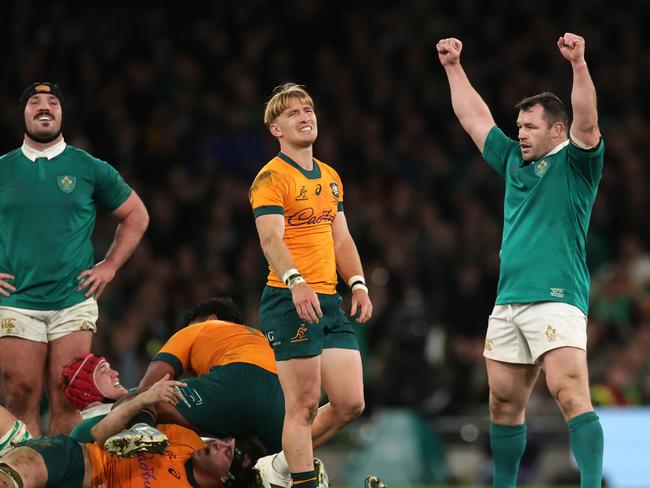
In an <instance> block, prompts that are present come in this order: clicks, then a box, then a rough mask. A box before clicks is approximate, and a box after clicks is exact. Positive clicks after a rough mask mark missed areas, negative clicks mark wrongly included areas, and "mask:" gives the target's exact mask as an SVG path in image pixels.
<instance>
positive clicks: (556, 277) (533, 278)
mask: <svg viewBox="0 0 650 488" xmlns="http://www.w3.org/2000/svg"><path fill="white" fill-rule="evenodd" d="M557 46H558V48H559V50H560V53H561V54H562V56H563V57H564V58H565V59H566V60H567V61H569V62H570V64H571V68H572V71H573V89H572V91H571V106H572V109H573V121H572V122H571V125H570V126H569V118H568V114H567V110H566V109H565V108H564V105H563V103H562V102H561V101H560V99H559V98H558V97H556V96H555V95H553V94H552V93H549V92H545V93H541V94H539V95H535V96H533V97H529V98H526V99H524V100H522V101H521V102H520V103H519V104H518V105H517V106H516V108H517V109H519V115H518V118H517V127H518V130H519V133H518V141H515V140H513V139H510V138H508V137H507V136H506V135H505V134H504V133H503V132H502V131H501V129H499V128H498V127H497V126H496V125H495V123H494V119H493V118H492V114H491V113H490V110H489V108H488V107H487V105H486V104H485V102H484V101H483V100H482V99H481V97H480V95H479V94H478V93H477V92H476V91H475V90H474V88H473V87H472V85H471V84H470V82H469V80H468V78H467V75H466V74H465V71H464V70H463V68H462V66H461V64H460V53H461V50H462V43H461V42H460V41H459V40H458V39H454V38H449V39H443V40H441V41H440V42H438V44H437V46H436V47H437V51H438V57H439V59H440V62H441V64H442V65H443V66H444V69H445V72H446V74H447V78H448V81H449V87H450V90H451V101H452V106H453V109H454V112H455V114H456V116H457V117H458V120H459V121H460V123H461V125H462V126H463V128H464V129H465V131H467V133H468V134H469V135H470V137H471V138H472V140H473V141H474V143H475V144H476V146H478V148H479V150H480V151H481V152H482V154H483V158H484V159H485V160H486V162H487V163H488V164H489V165H490V166H491V167H492V168H493V169H494V170H495V171H496V172H497V173H498V174H499V175H500V176H501V177H502V178H503V179H504V180H505V184H506V190H505V201H504V225H503V238H502V244H501V253H500V257H501V271H500V277H499V287H498V291H497V299H496V305H495V308H494V311H493V312H492V314H491V315H490V319H489V322H488V330H487V334H486V340H485V351H484V356H485V357H486V364H487V372H488V380H489V385H490V418H491V424H490V443H491V446H492V453H493V458H494V480H493V483H494V486H495V487H497V488H510V487H514V486H516V482H517V471H518V469H519V460H520V459H521V456H522V454H523V452H524V449H525V446H526V424H525V407H526V404H527V402H528V398H529V396H530V393H531V390H532V388H533V385H534V384H535V381H536V380H537V377H538V374H539V371H540V369H541V368H543V369H544V372H545V374H546V383H547V386H548V389H549V391H550V392H551V394H552V395H553V396H554V397H555V400H556V401H557V404H558V405H559V407H560V410H561V411H562V414H563V415H564V418H565V420H566V421H567V423H568V427H569V431H570V437H571V449H572V451H573V454H574V455H575V458H576V460H577V463H578V467H579V469H580V480H581V481H580V486H581V488H596V487H598V488H600V486H601V478H602V473H601V472H602V460H603V431H602V427H601V425H600V422H599V420H598V416H597V415H596V414H595V413H594V411H593V407H592V405H591V398H590V394H589V379H588V373H587V353H586V346H587V333H586V327H587V317H586V316H587V308H588V299H589V272H588V270H587V265H586V263H585V243H586V238H587V229H588V226H589V219H590V217H591V209H592V207H593V204H594V200H595V199H596V192H597V190H598V184H599V183H600V179H601V176H602V169H603V153H604V144H603V141H602V138H601V135H600V130H599V129H598V112H597V109H596V90H595V88H594V84H593V82H592V80H591V76H590V75H589V70H588V68H587V63H586V62H585V57H584V54H585V41H584V39H583V38H582V37H580V36H577V35H575V34H570V33H567V34H564V35H563V36H561V37H560V38H559V40H558V41H557Z"/></svg>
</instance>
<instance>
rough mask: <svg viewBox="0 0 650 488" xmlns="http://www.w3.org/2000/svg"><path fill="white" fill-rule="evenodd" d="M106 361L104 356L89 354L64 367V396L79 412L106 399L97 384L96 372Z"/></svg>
mask: <svg viewBox="0 0 650 488" xmlns="http://www.w3.org/2000/svg"><path fill="white" fill-rule="evenodd" d="M105 361H106V358H105V357H104V356H96V355H95V354H93V353H88V354H84V355H83V356H78V357H76V358H74V359H73V360H72V361H70V362H69V363H68V364H66V365H65V366H64V367H63V385H62V387H63V394H64V395H65V397H66V398H67V399H68V400H69V401H70V402H72V403H73V404H74V406H75V407H77V408H78V409H79V410H83V409H84V408H86V407H87V406H88V405H90V404H91V403H94V402H102V401H104V400H105V399H106V397H105V396H104V395H103V394H102V393H101V392H100V391H99V389H98V388H97V385H96V384H95V371H96V370H97V368H98V367H99V365H100V364H102V363H103V362H105Z"/></svg>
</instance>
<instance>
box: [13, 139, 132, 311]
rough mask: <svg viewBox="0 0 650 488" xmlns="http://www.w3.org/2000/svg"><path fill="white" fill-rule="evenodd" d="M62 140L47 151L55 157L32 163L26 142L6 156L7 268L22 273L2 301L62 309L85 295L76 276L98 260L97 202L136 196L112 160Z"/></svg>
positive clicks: (110, 204)
mask: <svg viewBox="0 0 650 488" xmlns="http://www.w3.org/2000/svg"><path fill="white" fill-rule="evenodd" d="M61 144H62V146H60V149H62V151H61V152H59V151H50V152H47V151H46V153H47V154H48V155H49V157H50V159H48V158H45V157H42V158H37V159H36V161H32V160H31V159H29V158H28V157H27V156H26V155H25V153H24V152H23V149H22V148H18V149H16V150H14V151H11V152H10V153H8V154H5V155H4V156H2V157H0V222H2V225H1V226H0V272H4V273H10V274H12V275H14V276H15V277H16V279H15V280H13V281H12V282H11V283H12V284H13V285H14V286H15V287H16V291H15V292H13V293H12V294H11V296H10V297H8V298H7V297H4V296H2V295H0V305H3V306H8V307H19V308H26V309H30V310H58V309H62V308H65V307H70V306H72V305H75V304H77V303H80V302H82V301H84V300H85V299H86V297H85V296H84V294H83V292H80V291H78V290H77V287H78V286H79V282H78V281H77V276H78V275H79V273H81V272H82V271H83V270H85V269H88V268H90V267H91V266H93V264H94V260H93V244H92V241H91V236H92V233H93V229H94V227H95V215H96V204H97V203H98V202H99V203H101V204H102V205H104V206H105V207H107V208H108V210H110V211H113V210H115V209H116V208H117V207H119V206H120V205H121V204H122V203H124V202H125V201H126V199H127V198H128V197H129V195H130V194H131V188H130V187H129V186H128V185H127V184H126V183H125V182H124V180H123V179H122V177H121V176H120V174H119V173H118V172H117V171H116V170H115V169H114V168H113V167H112V166H110V165H109V164H108V163H106V162H104V161H101V160H99V159H96V158H94V157H92V156H91V155H90V154H88V153H86V152H85V151H82V150H81V149H77V148H75V147H72V146H69V145H68V146H65V145H64V143H61ZM51 149H52V148H51ZM32 152H33V151H32ZM53 153H54V154H56V155H53Z"/></svg>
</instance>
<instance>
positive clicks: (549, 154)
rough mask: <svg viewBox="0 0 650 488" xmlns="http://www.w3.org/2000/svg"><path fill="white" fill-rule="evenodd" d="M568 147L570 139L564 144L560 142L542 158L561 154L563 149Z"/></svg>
mask: <svg viewBox="0 0 650 488" xmlns="http://www.w3.org/2000/svg"><path fill="white" fill-rule="evenodd" d="M568 145H569V139H567V140H566V141H564V142H560V143H559V144H558V145H557V146H555V147H554V148H553V149H551V151H550V152H549V153H548V154H545V155H544V156H542V158H545V157H547V156H551V155H552V154H555V153H557V152H560V151H561V150H562V149H564V148H565V147H567V146H568ZM542 158H540V159H542Z"/></svg>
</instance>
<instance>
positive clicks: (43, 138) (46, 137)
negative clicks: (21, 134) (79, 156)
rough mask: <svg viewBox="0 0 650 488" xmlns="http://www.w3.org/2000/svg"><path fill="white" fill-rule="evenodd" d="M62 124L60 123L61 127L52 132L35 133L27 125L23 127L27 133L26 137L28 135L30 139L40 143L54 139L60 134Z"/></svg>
mask: <svg viewBox="0 0 650 488" xmlns="http://www.w3.org/2000/svg"><path fill="white" fill-rule="evenodd" d="M62 126H63V124H61V127H59V130H58V131H56V132H54V133H53V134H42V135H39V134H35V133H33V132H30V131H29V129H27V127H25V134H27V137H29V138H30V139H31V140H33V141H36V142H38V143H40V144H47V143H48V142H52V141H54V140H55V139H56V138H57V137H59V136H60V135H61V132H63V127H62Z"/></svg>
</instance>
